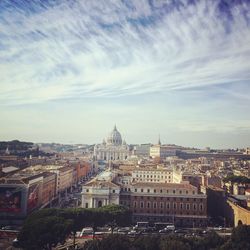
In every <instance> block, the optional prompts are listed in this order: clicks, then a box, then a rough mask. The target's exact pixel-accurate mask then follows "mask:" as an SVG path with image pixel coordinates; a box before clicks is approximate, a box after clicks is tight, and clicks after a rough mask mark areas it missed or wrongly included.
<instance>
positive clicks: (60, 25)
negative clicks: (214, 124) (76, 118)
mask: <svg viewBox="0 0 250 250" xmlns="http://www.w3.org/2000/svg"><path fill="white" fill-rule="evenodd" d="M189 2H191V1H156V0H155V1H117V0H113V1H112V0H110V1H106V0H105V1H104V0H103V1H93V0H89V1H80V0H79V1H73V2H71V1H66V0H65V1H58V2H57V3H55V2H54V1H53V3H52V2H51V1H42V0H41V1H35V3H33V4H30V1H25V0H22V1H16V2H13V1H7V0H5V1H1V2H0V9H1V11H0V88H1V92H0V100H1V103H2V104H5V105H13V104H14V105H18V104H27V103H43V102H47V101H50V100H57V99H64V98H76V99H81V98H84V97H98V96H104V97H105V96H107V97H113V96H128V95H140V94H145V93H155V92H161V93H162V92H171V91H179V90H189V89H194V88H200V89H202V88H204V87H207V86H211V85H212V86H214V85H220V84H226V83H230V84H232V83H233V84H237V83H239V82H240V83H241V84H245V85H247V86H249V81H250V26H249V21H250V4H249V2H248V1H241V3H240V4H237V3H236V4H231V5H226V4H225V3H226V1H214V2H213V3H211V1H195V3H189ZM206 90H207V88H206ZM227 91H228V93H231V94H233V95H232V98H237V97H239V98H241V97H242V95H244V96H245V97H246V99H247V100H248V101H249V97H248V96H247V95H246V93H244V91H243V92H242V90H241V89H238V91H237V92H236V93H235V92H232V91H231V92H230V90H229V89H227Z"/></svg>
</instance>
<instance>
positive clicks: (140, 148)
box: [133, 143, 151, 157]
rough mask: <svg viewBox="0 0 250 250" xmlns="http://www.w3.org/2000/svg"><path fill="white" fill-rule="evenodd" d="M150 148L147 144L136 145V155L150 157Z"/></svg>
mask: <svg viewBox="0 0 250 250" xmlns="http://www.w3.org/2000/svg"><path fill="white" fill-rule="evenodd" d="M150 147H151V144H150V143H147V144H140V145H136V146H134V150H133V151H134V155H137V156H141V157H142V156H144V157H149V155H150Z"/></svg>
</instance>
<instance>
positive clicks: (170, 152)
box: [150, 144, 176, 159]
mask: <svg viewBox="0 0 250 250" xmlns="http://www.w3.org/2000/svg"><path fill="white" fill-rule="evenodd" d="M175 155H176V147H172V146H168V145H161V144H157V145H153V146H151V147H150V156H151V157H152V158H161V159H165V158H166V157H169V156H175Z"/></svg>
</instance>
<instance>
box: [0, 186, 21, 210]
mask: <svg viewBox="0 0 250 250" xmlns="http://www.w3.org/2000/svg"><path fill="white" fill-rule="evenodd" d="M21 200H22V188H21V187H19V186H17V187H0V212H11V213H20V212H21Z"/></svg>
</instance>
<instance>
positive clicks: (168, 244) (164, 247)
mask: <svg viewBox="0 0 250 250" xmlns="http://www.w3.org/2000/svg"><path fill="white" fill-rule="evenodd" d="M160 249H161V250H176V249H178V250H191V246H190V245H189V243H188V241H187V240H185V239H184V238H183V237H179V236H172V235H171V236H168V237H165V238H163V239H162V240H161V242H160Z"/></svg>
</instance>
